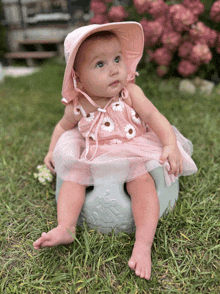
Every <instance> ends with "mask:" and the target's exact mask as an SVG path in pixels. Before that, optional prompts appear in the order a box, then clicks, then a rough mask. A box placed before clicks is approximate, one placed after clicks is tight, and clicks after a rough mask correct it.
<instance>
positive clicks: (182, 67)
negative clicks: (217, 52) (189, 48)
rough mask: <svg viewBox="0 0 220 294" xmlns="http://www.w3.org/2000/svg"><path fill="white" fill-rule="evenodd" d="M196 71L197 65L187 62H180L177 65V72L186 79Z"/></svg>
mask: <svg viewBox="0 0 220 294" xmlns="http://www.w3.org/2000/svg"><path fill="white" fill-rule="evenodd" d="M197 70H198V65H196V64H193V63H191V62H190V61H189V60H181V61H180V63H179V64H178V67H177V71H178V73H179V74H180V75H181V76H183V77H188V76H190V75H192V74H194V73H195V72H196V71H197Z"/></svg>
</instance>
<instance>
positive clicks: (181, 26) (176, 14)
mask: <svg viewBox="0 0 220 294" xmlns="http://www.w3.org/2000/svg"><path fill="white" fill-rule="evenodd" d="M173 6H175V5H173ZM176 6H177V8H176V10H174V11H173V12H172V11H171V13H170V18H171V22H172V24H173V27H174V28H175V30H176V31H177V32H183V31H188V30H189V29H190V27H191V25H192V24H194V23H195V22H196V20H197V17H196V16H195V15H194V14H193V13H192V12H191V11H190V9H188V8H185V7H184V6H183V5H181V4H179V5H178V4H177V5H176ZM170 10H171V9H170Z"/></svg>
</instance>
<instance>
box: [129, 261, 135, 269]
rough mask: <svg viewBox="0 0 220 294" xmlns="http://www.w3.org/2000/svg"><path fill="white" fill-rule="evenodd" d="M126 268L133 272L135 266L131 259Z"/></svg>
mask: <svg viewBox="0 0 220 294" xmlns="http://www.w3.org/2000/svg"><path fill="white" fill-rule="evenodd" d="M128 266H129V267H130V268H131V269H132V270H134V269H135V266H136V262H135V261H134V260H133V259H130V260H129V262H128Z"/></svg>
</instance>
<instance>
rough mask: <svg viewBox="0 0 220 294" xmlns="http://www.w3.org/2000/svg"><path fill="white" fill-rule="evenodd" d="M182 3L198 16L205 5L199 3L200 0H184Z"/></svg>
mask: <svg viewBox="0 0 220 294" xmlns="http://www.w3.org/2000/svg"><path fill="white" fill-rule="evenodd" d="M182 4H183V5H184V6H185V7H187V8H189V9H190V11H191V12H192V13H193V14H194V15H196V16H199V15H200V14H202V13H203V12H204V11H205V5H204V4H203V3H201V2H200V0H184V1H183V2H182Z"/></svg>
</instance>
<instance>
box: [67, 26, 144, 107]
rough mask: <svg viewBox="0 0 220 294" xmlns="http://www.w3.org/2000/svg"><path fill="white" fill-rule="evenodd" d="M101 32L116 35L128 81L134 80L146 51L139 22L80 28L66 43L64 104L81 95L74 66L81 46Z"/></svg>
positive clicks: (71, 34)
mask: <svg viewBox="0 0 220 294" xmlns="http://www.w3.org/2000/svg"><path fill="white" fill-rule="evenodd" d="M101 31H112V32H113V33H115V34H116V36H117V37H118V39H119V42H120V45H121V49H122V55H123V58H124V62H125V64H126V66H127V71H128V80H132V79H134V77H135V73H136V67H137V65H138V62H139V61H140V59H141V57H142V54H143V49H144V33H143V29H142V26H141V25H140V24H139V23H138V22H134V21H128V22H114V23H107V24H102V25H99V24H92V25H87V26H83V27H80V28H78V29H76V30H74V31H73V32H71V33H69V34H68V35H67V37H66V39H65V41H64V55H65V59H66V63H67V64H66V69H65V73H64V79H63V87H62V96H63V99H62V102H63V103H64V104H67V103H69V102H70V101H72V100H75V99H76V97H77V96H78V95H79V91H78V89H77V87H76V82H75V81H74V70H73V65H74V61H75V57H76V53H77V51H78V49H79V47H80V45H81V44H82V42H83V41H84V40H85V39H86V38H87V37H89V36H90V35H92V34H94V33H97V32H101Z"/></svg>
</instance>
